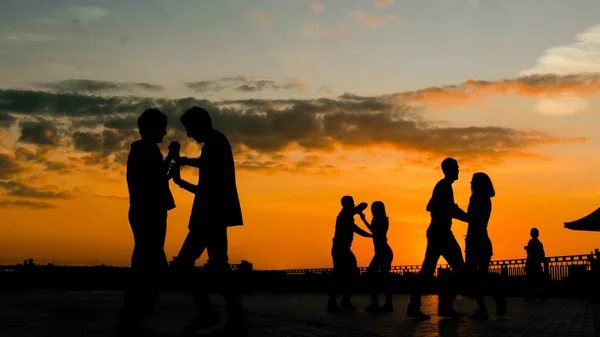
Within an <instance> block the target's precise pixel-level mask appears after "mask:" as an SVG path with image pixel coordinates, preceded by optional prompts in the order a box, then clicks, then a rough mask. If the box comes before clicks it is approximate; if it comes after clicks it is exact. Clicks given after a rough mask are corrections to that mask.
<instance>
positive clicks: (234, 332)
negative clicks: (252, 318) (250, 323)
mask: <svg viewBox="0 0 600 337" xmlns="http://www.w3.org/2000/svg"><path fill="white" fill-rule="evenodd" d="M210 336H214V337H246V336H248V330H247V329H246V322H243V321H235V322H232V321H229V322H227V324H225V326H224V327H223V329H221V330H217V331H215V332H214V333H212V334H211V335H210Z"/></svg>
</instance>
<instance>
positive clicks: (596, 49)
mask: <svg viewBox="0 0 600 337" xmlns="http://www.w3.org/2000/svg"><path fill="white" fill-rule="evenodd" d="M576 39H577V41H576V42H574V43H571V44H567V45H564V46H558V47H553V48H550V49H548V50H546V51H545V52H544V53H543V54H542V55H541V56H540V57H539V58H538V59H537V61H536V64H535V66H533V67H532V68H531V69H527V70H524V71H522V72H521V73H520V74H521V75H522V76H534V75H546V76H551V75H554V76H557V75H558V76H568V75H572V76H573V74H580V75H579V76H586V75H581V74H590V75H587V76H590V77H591V76H593V75H592V74H596V79H595V81H594V83H593V84H594V85H593V87H592V88H590V89H591V90H595V91H596V92H597V89H598V83H597V76H598V75H597V74H598V73H600V25H596V26H593V27H590V28H588V29H586V30H585V31H584V32H582V33H581V34H579V35H577V37H576ZM588 90H589V89H588ZM578 93H580V88H575V90H573V91H571V92H562V93H561V95H560V96H559V97H557V98H543V99H541V100H539V101H538V102H537V105H536V109H537V111H538V112H540V113H543V114H552V115H568V114H574V113H579V112H583V111H585V110H587V108H588V102H587V101H586V100H584V99H582V98H580V97H576V96H577V94H578Z"/></svg>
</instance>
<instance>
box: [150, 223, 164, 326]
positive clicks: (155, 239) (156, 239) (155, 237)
mask: <svg viewBox="0 0 600 337" xmlns="http://www.w3.org/2000/svg"><path fill="white" fill-rule="evenodd" d="M155 225H156V229H155V230H153V231H152V236H151V240H152V252H153V254H152V263H153V265H154V266H153V268H152V269H153V274H154V272H155V273H156V275H155V276H154V277H153V281H152V283H151V286H152V288H151V289H150V293H149V294H148V298H147V303H146V316H150V315H151V314H152V312H153V310H154V306H155V305H156V301H157V300H158V298H159V296H160V293H161V291H162V288H163V287H164V285H165V282H166V278H167V274H168V271H169V262H168V261H167V255H166V254H165V249H164V246H165V239H166V236H167V214H166V212H165V214H164V216H162V217H160V218H157V219H156V224H155ZM146 282H147V281H146Z"/></svg>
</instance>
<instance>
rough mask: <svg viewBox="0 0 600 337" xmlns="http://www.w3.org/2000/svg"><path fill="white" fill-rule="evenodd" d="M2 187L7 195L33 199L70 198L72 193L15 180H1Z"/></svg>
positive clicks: (0, 185)
mask: <svg viewBox="0 0 600 337" xmlns="http://www.w3.org/2000/svg"><path fill="white" fill-rule="evenodd" d="M0 188H1V189H4V190H5V191H6V194H5V195H7V196H11V197H22V198H33V199H69V198H71V194H69V193H66V192H64V191H61V192H54V191H51V190H50V188H51V186H46V187H45V188H36V187H33V186H29V185H26V184H23V183H20V182H17V181H14V180H10V181H0Z"/></svg>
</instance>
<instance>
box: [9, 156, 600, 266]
mask: <svg viewBox="0 0 600 337" xmlns="http://www.w3.org/2000/svg"><path fill="white" fill-rule="evenodd" d="M347 157H348V158H343V159H339V155H338V154H335V155H334V154H332V155H330V156H329V157H328V158H331V163H334V164H337V165H339V170H340V172H332V173H324V174H313V173H288V172H283V173H278V172H268V173H264V172H249V171H243V170H241V171H239V172H238V189H239V193H240V198H241V201H242V208H243V214H244V219H245V226H244V227H237V228H232V229H230V260H231V262H232V263H236V262H239V261H240V260H241V259H246V260H249V261H251V262H253V263H254V264H255V267H256V268H259V269H285V268H311V267H328V266H331V259H330V255H329V251H330V248H331V238H332V235H333V230H334V223H335V217H336V215H337V213H338V211H339V209H340V206H339V198H340V197H341V196H342V195H344V194H350V195H353V196H354V197H355V199H356V201H357V202H360V201H366V202H369V203H371V202H372V201H375V200H382V201H384V202H385V204H386V207H387V211H388V215H389V217H390V218H391V225H390V230H389V234H388V237H389V242H390V245H391V247H392V249H393V250H394V264H396V265H400V264H417V263H420V262H421V260H422V258H423V254H424V248H425V229H426V227H427V225H428V220H429V218H428V214H427V213H426V212H425V205H426V203H427V200H428V198H429V196H430V193H431V190H432V188H433V186H434V185H435V183H436V182H437V180H438V179H439V178H440V177H441V175H440V172H439V170H438V168H437V165H436V164H435V163H433V162H432V163H431V164H428V166H429V167H423V166H421V167H419V166H415V165H410V164H408V163H406V162H405V161H403V159H402V158H403V156H402V155H401V154H399V153H397V152H395V151H392V150H373V151H371V152H370V153H369V152H367V151H352V152H349V153H348V155H347ZM580 159H581V160H582V161H581V162H580V164H574V163H572V162H570V161H568V160H567V159H562V158H553V159H552V160H551V161H550V164H551V165H548V164H549V162H548V161H547V160H542V159H533V160H532V159H513V160H511V161H510V162H508V163H504V164H501V165H494V166H491V167H489V168H488V169H486V170H485V171H486V172H488V174H489V175H490V176H491V178H492V179H493V181H494V184H495V185H496V191H497V197H495V198H494V199H493V213H492V219H491V222H490V225H489V232H490V236H491V238H492V241H493V244H494V252H495V256H494V257H495V258H496V259H507V258H519V257H523V256H524V251H523V246H524V245H525V243H526V242H527V240H528V232H529V228H530V227H532V226H536V227H538V228H539V229H540V232H541V237H540V238H541V240H542V242H543V243H544V244H545V247H546V253H547V255H548V256H552V255H568V254H582V253H586V252H589V251H590V250H592V249H593V248H595V247H597V246H598V245H597V242H598V237H597V236H598V235H600V234H598V233H583V232H582V233H579V232H573V231H568V230H566V229H563V228H562V222H563V221H569V220H573V219H576V218H579V217H581V216H583V215H586V214H587V213H589V212H591V211H593V210H594V209H595V208H597V207H598V197H599V195H600V186H599V185H600V183H598V182H596V181H595V180H594V179H593V177H594V176H595V172H597V167H598V162H597V160H595V159H593V158H589V159H588V160H585V158H580ZM358 164H363V165H365V166H368V168H360V167H357V166H359V165H358ZM473 173H474V171H473V170H468V169H463V170H462V171H461V175H460V179H459V180H458V181H457V182H456V183H455V184H454V190H455V198H456V201H457V202H458V203H459V205H461V206H462V207H463V208H464V209H466V207H467V203H468V198H469V193H470V192H469V181H470V177H471V175H472V174H473ZM38 178H39V179H44V180H45V181H46V182H47V181H49V180H54V179H59V180H54V184H56V185H59V186H63V187H65V188H67V187H69V188H70V187H77V186H83V185H86V186H87V187H86V188H85V189H83V190H82V191H80V194H79V195H78V196H77V197H76V198H75V199H71V200H59V201H56V202H55V204H56V205H57V207H56V208H51V209H39V210H27V211H24V210H23V208H5V209H3V211H2V218H1V219H0V247H1V248H0V252H1V254H2V257H3V258H4V259H6V261H9V260H21V259H24V258H27V257H30V256H31V257H34V258H36V259H38V260H44V261H45V260H49V259H56V261H58V262H59V263H60V262H62V263H77V264H79V263H90V262H92V263H96V260H99V261H101V262H104V263H108V264H127V263H128V258H129V256H130V253H131V249H132V245H133V241H132V235H131V231H130V229H129V226H128V223H127V207H128V201H127V199H117V198H106V196H114V197H126V196H127V194H126V193H127V190H126V186H125V184H124V177H123V176H122V175H121V173H119V172H114V173H109V172H102V171H97V172H88V173H85V174H76V175H71V176H66V175H62V176H60V175H56V176H54V177H51V176H48V177H43V176H39V175H38ZM184 178H186V179H188V180H190V181H195V180H196V178H197V176H196V173H194V172H193V171H189V170H187V171H184ZM172 191H173V194H174V197H175V199H176V202H177V205H178V207H177V208H176V209H175V210H173V211H171V212H170V213H169V223H168V226H169V229H168V234H167V242H166V246H165V249H166V251H167V254H168V256H173V255H175V254H176V253H177V251H178V248H179V247H180V245H181V243H182V242H183V239H184V236H185V235H186V232H187V219H188V216H189V212H190V208H191V201H192V199H191V195H190V194H189V193H187V192H185V191H182V190H180V189H179V188H178V187H177V186H175V185H172ZM99 196H104V197H99ZM368 216H369V217H370V214H369V215H368ZM356 220H357V223H359V224H360V225H362V224H361V223H360V219H359V218H358V217H357V218H356ZM363 227H364V226H363ZM453 228H454V233H455V236H456V237H457V239H458V241H459V243H460V244H461V247H463V248H464V240H463V235H464V234H465V233H466V225H465V224H463V223H461V222H458V221H456V222H455V224H454V226H453ZM353 247H354V251H355V253H356V255H357V258H358V261H359V264H360V265H367V264H368V262H369V260H370V258H371V257H372V254H373V248H372V242H371V241H370V240H369V239H365V238H362V237H359V236H357V237H356V239H355V243H354V246H353ZM204 261H205V260H204V258H203V259H201V260H200V262H199V263H203V262H204Z"/></svg>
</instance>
